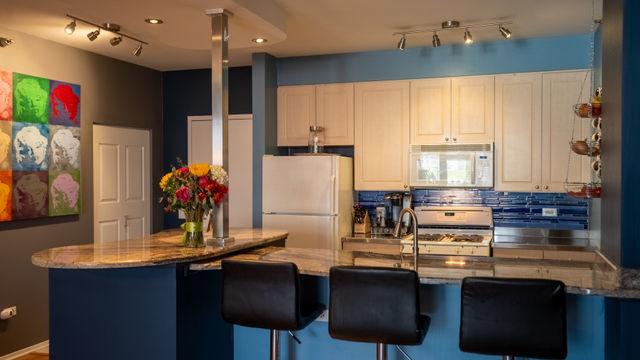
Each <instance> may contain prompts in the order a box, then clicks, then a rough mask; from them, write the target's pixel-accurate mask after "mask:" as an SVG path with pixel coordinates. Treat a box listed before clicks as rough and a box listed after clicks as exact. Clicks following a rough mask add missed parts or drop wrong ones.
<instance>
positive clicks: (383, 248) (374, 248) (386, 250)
mask: <svg viewBox="0 0 640 360" xmlns="http://www.w3.org/2000/svg"><path fill="white" fill-rule="evenodd" d="M401 247H402V245H391V244H372V243H362V242H348V241H345V242H343V243H342V250H348V251H362V252H370V253H376V254H388V255H398V254H400V249H401Z"/></svg>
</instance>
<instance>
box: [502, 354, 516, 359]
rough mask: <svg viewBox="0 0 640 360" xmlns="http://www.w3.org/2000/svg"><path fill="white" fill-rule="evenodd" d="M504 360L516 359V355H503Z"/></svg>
mask: <svg viewBox="0 0 640 360" xmlns="http://www.w3.org/2000/svg"><path fill="white" fill-rule="evenodd" d="M502 360H516V357H515V356H511V355H502Z"/></svg>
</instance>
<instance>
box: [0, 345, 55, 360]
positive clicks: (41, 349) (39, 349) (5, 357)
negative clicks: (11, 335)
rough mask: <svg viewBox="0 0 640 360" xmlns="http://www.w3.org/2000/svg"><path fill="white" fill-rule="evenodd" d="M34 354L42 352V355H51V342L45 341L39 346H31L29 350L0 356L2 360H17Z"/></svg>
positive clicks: (25, 349)
mask: <svg viewBox="0 0 640 360" xmlns="http://www.w3.org/2000/svg"><path fill="white" fill-rule="evenodd" d="M33 352H40V353H45V354H48V353H49V340H47V341H43V342H41V343H39V344H35V345H31V346H29V347H27V348H24V349H21V350H18V351H15V352H12V353H11V354H7V355H3V356H0V360H13V359H17V358H19V357H20V356H25V355H27V354H31V353H33Z"/></svg>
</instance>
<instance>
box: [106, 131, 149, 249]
mask: <svg viewBox="0 0 640 360" xmlns="http://www.w3.org/2000/svg"><path fill="white" fill-rule="evenodd" d="M150 143H151V136H150V133H149V131H148V130H142V129H129V128H120V127H112V126H102V125H94V127H93V159H94V165H93V172H94V186H93V188H94V194H95V196H96V199H95V201H94V241H95V242H109V241H115V242H117V241H120V240H124V239H133V238H141V237H144V236H146V235H149V234H150V232H151V199H150V196H149V194H150V191H151V154H150Z"/></svg>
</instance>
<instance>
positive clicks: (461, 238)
mask: <svg viewBox="0 0 640 360" xmlns="http://www.w3.org/2000/svg"><path fill="white" fill-rule="evenodd" d="M418 240H422V241H434V242H457V243H460V242H470V243H480V242H482V241H483V240H484V236H482V235H476V234H420V235H418Z"/></svg>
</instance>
